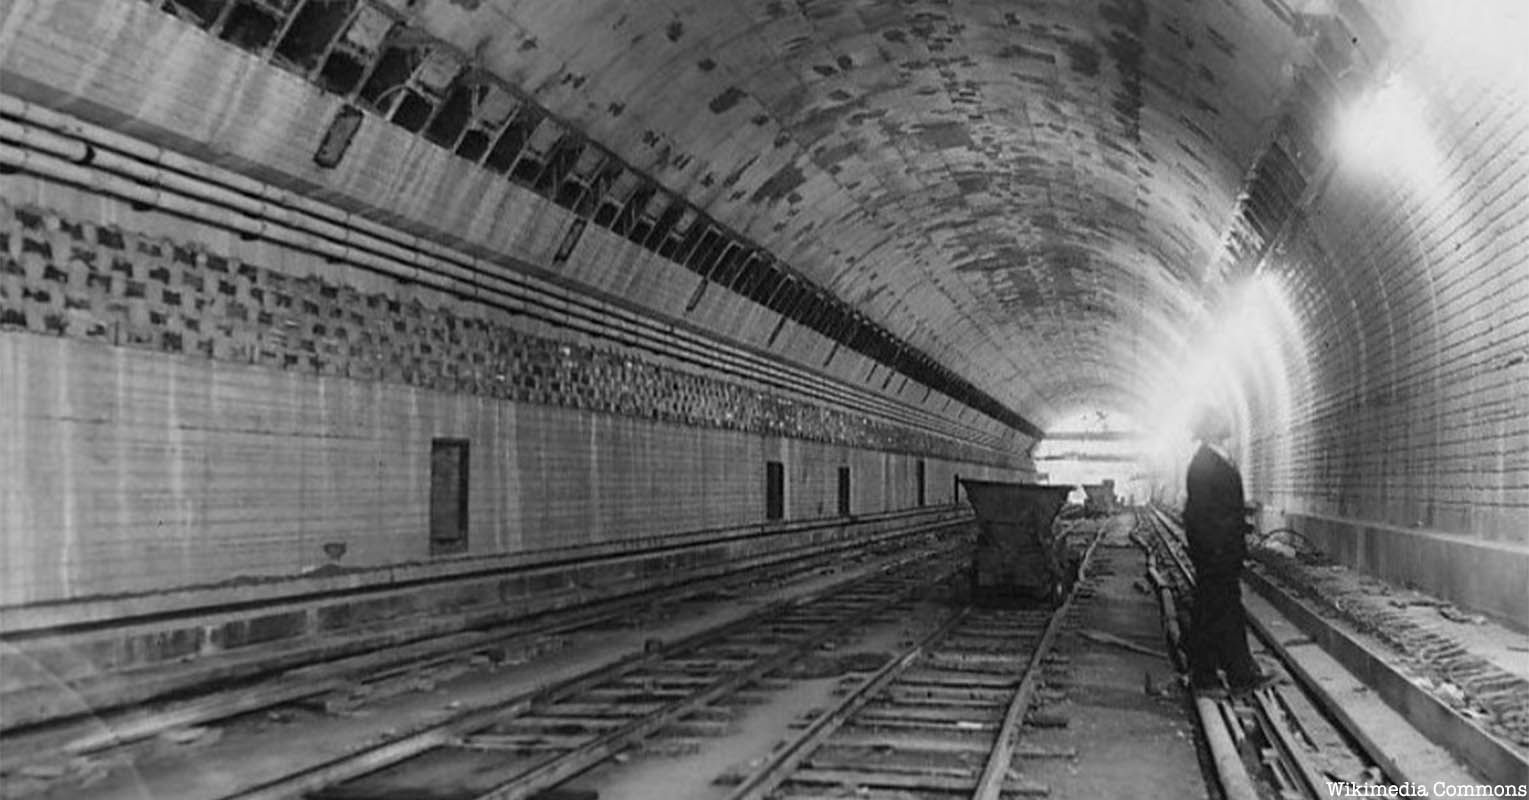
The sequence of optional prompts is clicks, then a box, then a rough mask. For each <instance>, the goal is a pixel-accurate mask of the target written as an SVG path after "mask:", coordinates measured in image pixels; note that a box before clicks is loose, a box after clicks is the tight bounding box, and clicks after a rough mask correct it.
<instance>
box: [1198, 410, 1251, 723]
mask: <svg viewBox="0 0 1529 800" xmlns="http://www.w3.org/2000/svg"><path fill="white" fill-rule="evenodd" d="M1193 432H1194V437H1195V438H1196V439H1198V440H1199V441H1200V447H1199V448H1198V449H1197V450H1196V451H1195V454H1194V457H1193V458H1192V459H1191V460H1190V462H1189V471H1188V474H1187V475H1186V476H1185V480H1184V484H1185V490H1186V495H1187V496H1186V499H1185V501H1184V529H1185V533H1186V534H1187V536H1188V538H1189V558H1190V560H1191V561H1192V562H1194V568H1195V596H1194V608H1193V618H1192V619H1193V623H1194V624H1193V625H1192V626H1191V627H1190V630H1189V642H1188V648H1189V680H1190V686H1191V688H1192V689H1193V690H1194V691H1196V692H1202V693H1219V692H1220V691H1221V681H1220V678H1219V677H1217V675H1216V671H1217V670H1218V669H1220V670H1224V671H1225V673H1226V682H1227V685H1228V686H1229V687H1230V688H1231V690H1232V691H1233V692H1237V693H1245V692H1251V691H1253V690H1254V689H1258V688H1261V687H1263V686H1266V685H1268V684H1269V683H1271V682H1272V678H1270V677H1269V676H1266V675H1264V674H1262V672H1261V671H1260V670H1259V668H1258V664H1257V663H1256V662H1254V661H1253V655H1252V653H1250V652H1248V634H1247V620H1246V616H1245V613H1244V611H1243V608H1242V590H1241V580H1242V561H1243V559H1244V558H1245V557H1246V556H1247V542H1246V539H1245V537H1246V536H1247V534H1248V533H1250V532H1252V530H1253V527H1252V526H1251V525H1249V524H1248V522H1247V509H1246V508H1245V502H1244V498H1243V493H1242V475H1241V474H1240V473H1239V472H1238V471H1237V465H1236V464H1235V463H1233V462H1232V459H1231V457H1230V456H1228V455H1227V451H1226V445H1227V443H1228V442H1229V441H1230V439H1231V435H1232V427H1231V422H1230V421H1229V420H1228V419H1227V418H1226V416H1225V415H1223V414H1221V413H1219V412H1217V411H1214V410H1204V411H1202V412H1200V413H1199V414H1198V415H1197V417H1196V419H1195V421H1194V431H1193Z"/></svg>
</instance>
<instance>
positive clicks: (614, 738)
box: [475, 565, 955, 800]
mask: <svg viewBox="0 0 1529 800" xmlns="http://www.w3.org/2000/svg"><path fill="white" fill-rule="evenodd" d="M954 569H955V567H954V565H950V566H948V567H947V568H946V569H944V570H942V571H940V572H938V573H936V575H934V576H932V577H931V578H929V579H928V580H926V581H921V582H920V583H918V584H916V585H914V586H909V587H905V588H904V589H903V590H902V591H900V592H897V593H896V594H895V595H894V596H893V597H892V598H891V599H890V600H889V603H888V604H896V603H898V602H900V601H902V600H904V599H907V597H909V596H911V595H912V594H913V593H914V592H915V591H917V590H918V589H920V588H922V587H924V586H928V585H930V584H931V583H937V582H939V581H941V580H943V579H944V578H945V577H947V576H948V575H949V574H950V573H951V572H952V571H954ZM885 607H886V606H885V605H881V604H877V605H869V606H866V607H865V608H863V609H859V610H857V611H856V612H855V613H852V614H851V615H850V616H848V617H845V618H844V619H841V620H839V621H837V622H835V623H833V624H831V625H828V626H826V627H825V628H824V629H823V630H821V631H818V632H816V633H814V634H812V635H810V636H807V637H805V638H803V639H802V640H801V641H798V642H794V643H792V644H790V645H787V646H785V647H783V648H781V649H780V650H778V651H776V652H774V653H772V654H770V655H767V656H763V657H761V658H759V659H758V660H756V661H755V662H754V663H753V664H751V665H749V666H748V667H744V668H742V669H739V670H736V671H734V672H732V673H731V674H728V675H724V676H723V677H721V678H718V679H717V680H715V681H712V682H711V683H709V684H707V685H706V686H704V687H702V688H701V689H699V690H697V691H695V692H693V693H691V694H690V695H689V696H687V697H684V698H681V699H679V700H675V701H673V702H670V703H667V704H665V705H664V706H663V707H662V708H660V709H658V710H657V711H654V712H652V713H649V714H646V715H644V716H642V717H640V718H638V719H635V720H633V721H631V722H629V723H627V724H626V725H623V726H622V727H620V728H618V729H616V730H614V731H611V732H610V733H607V734H604V735H602V736H599V737H598V738H596V739H594V740H592V741H590V742H588V743H586V744H583V745H581V746H579V747H578V748H576V749H574V750H571V751H568V752H565V753H562V754H559V755H556V756H553V757H552V758H550V759H548V760H546V761H544V762H543V763H541V764H539V765H537V766H535V767H532V768H531V769H530V770H529V771H527V772H525V773H522V774H521V775H518V776H516V777H514V778H512V779H510V780H508V781H505V782H504V783H502V784H500V785H498V786H495V787H494V788H492V789H490V790H489V791H487V792H483V793H480V794H478V795H476V798H475V800H524V798H528V797H531V796H532V795H535V794H537V793H539V792H542V791H544V790H547V789H551V788H553V787H555V786H557V785H558V784H560V783H563V782H564V781H566V780H568V779H569V778H572V777H574V776H575V775H578V774H579V773H581V772H584V771H585V770H587V769H589V768H590V767H593V766H595V765H596V764H599V763H600V762H602V761H604V760H606V759H608V758H610V757H611V756H614V755H615V754H617V753H619V752H621V751H622V750H625V749H626V748H627V747H630V746H631V745H633V744H635V743H637V742H639V741H641V740H643V739H645V738H647V737H648V736H651V735H652V734H654V733H656V732H658V731H659V730H661V729H662V728H663V727H664V726H666V725H668V724H670V723H671V722H674V721H675V720H677V719H679V718H680V717H683V716H684V715H686V714H687V713H690V712H692V711H694V710H696V709H698V708H700V707H702V706H705V705H707V704H709V703H711V702H712V701H714V700H717V699H718V698H721V697H724V696H726V695H728V694H730V693H732V692H735V691H737V690H738V689H739V688H741V687H743V686H745V685H747V684H749V683H753V682H754V681H756V680H758V679H760V678H763V677H764V676H766V675H768V674H769V673H771V672H774V671H776V670H778V669H780V668H781V667H784V666H786V665H788V664H790V663H791V662H793V661H796V660H798V659H800V658H801V657H802V656H803V655H805V654H806V653H808V652H811V651H812V650H814V649H816V648H817V647H818V646H819V645H821V644H822V643H823V642H826V641H828V640H830V639H832V638H834V637H836V636H838V635H840V634H842V633H844V632H846V631H848V630H850V629H852V628H853V627H855V626H856V625H859V624H860V623H862V622H863V621H864V620H866V619H867V618H869V617H871V616H874V615H875V614H876V613H878V612H880V611H883V610H884V609H885Z"/></svg>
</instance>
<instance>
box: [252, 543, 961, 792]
mask: <svg viewBox="0 0 1529 800" xmlns="http://www.w3.org/2000/svg"><path fill="white" fill-rule="evenodd" d="M964 552H965V548H964V547H960V546H958V547H951V546H950V545H948V544H946V545H944V546H942V547H940V548H939V549H937V550H925V551H924V552H922V553H915V554H910V555H908V556H906V557H903V558H900V559H898V560H897V561H896V562H894V563H891V564H889V565H887V566H886V567H884V568H883V569H881V570H878V571H875V572H874V573H872V574H870V575H868V576H865V577H862V578H859V579H856V580H851V581H848V582H845V583H843V584H840V585H837V586H834V587H830V588H828V589H825V590H822V591H819V592H817V593H814V594H811V595H808V596H805V597H799V598H796V599H793V600H789V601H783V602H780V603H776V604H773V605H771V606H769V607H766V608H764V609H761V610H759V611H757V612H755V613H752V614H749V615H747V616H745V617H744V618H742V619H739V620H737V621H734V622H732V623H729V624H726V625H723V626H721V627H718V628H713V629H710V630H706V631H703V632H701V633H698V634H696V635H693V636H691V637H688V638H687V639H684V640H682V641H678V642H674V643H671V644H668V645H665V646H655V647H653V648H651V650H650V651H649V652H646V653H643V654H641V655H640V656H636V657H633V658H629V659H627V660H624V661H621V662H618V663H616V664H613V665H610V666H608V667H605V668H601V669H597V670H594V671H592V672H589V673H586V674H584V675H581V676H578V677H575V678H573V679H571V680H567V681H563V682H560V683H558V684H555V685H553V686H551V687H548V688H546V689H544V690H542V691H539V692H536V693H534V694H533V695H531V696H526V697H520V698H516V699H514V700H513V701H510V702H506V703H502V704H496V705H490V706H483V707H476V708H472V709H466V710H464V711H463V712H462V713H461V714H459V715H457V716H456V717H454V718H453V719H451V720H449V721H446V722H444V723H442V724H437V725H434V726H431V727H430V728H429V729H428V730H421V731H415V732H412V733H409V734H407V735H400V736H397V737H390V738H389V739H388V740H386V741H383V742H379V743H377V744H376V745H375V746H374V747H371V748H369V749H367V750H366V751H364V752H360V753H356V754H353V755H351V756H349V757H346V758H342V759H336V760H334V761H332V762H330V763H327V764H323V765H320V766H317V767H313V768H309V769H306V770H303V771H301V772H298V773H295V774H292V775H289V776H287V777H285V778H283V779H282V780H280V781H277V782H273V783H271V784H269V785H266V786H263V787H260V788H258V789H256V790H252V791H247V792H242V793H239V794H236V795H231V796H230V797H239V798H245V799H249V798H286V797H294V796H303V797H309V798H314V799H315V800H340V799H341V798H361V797H367V798H370V797H377V796H385V797H403V796H411V795H410V794H409V793H410V792H411V791H414V790H415V789H414V787H419V786H439V785H440V783H441V782H446V783H449V784H450V786H451V794H450V796H452V797H464V798H465V797H472V798H479V799H480V800H490V799H492V800H509V799H510V798H525V797H532V796H535V795H537V794H539V793H542V792H545V791H547V790H549V789H553V788H555V787H557V786H558V785H560V784H562V783H564V782H565V781H567V780H568V779H569V778H572V777H574V776H576V775H578V774H580V773H583V772H585V771H587V770H589V769H591V768H592V767H595V766H597V765H599V764H601V763H602V762H605V761H607V760H610V759H612V758H614V757H616V756H618V755H619V754H621V753H622V752H623V751H625V750H627V749H628V748H631V747H633V746H636V745H638V744H640V743H642V742H643V741H645V740H647V739H649V738H651V737H655V736H659V735H688V736H706V735H708V734H711V733H716V732H718V730H719V729H720V728H724V727H725V726H726V722H727V716H728V712H727V710H726V709H725V708H724V707H723V703H724V702H725V701H727V700H728V699H729V698H731V697H733V696H734V695H736V694H738V693H740V692H745V691H749V690H750V689H751V688H757V687H758V686H760V685H761V684H765V685H767V684H768V683H769V682H770V680H771V679H770V678H769V677H768V676H770V675H771V674H772V673H775V672H777V671H780V670H782V669H783V668H786V667H788V666H789V665H790V664H792V663H793V662H795V661H798V660H800V659H803V658H805V657H807V656H809V655H811V654H812V653H814V652H815V651H817V650H818V649H819V648H820V647H822V646H823V645H825V644H826V643H829V642H833V641H835V640H836V639H837V638H838V637H842V636H844V635H845V634H846V633H848V632H850V631H852V630H854V629H855V628H856V627H857V626H864V625H867V624H871V623H872V622H874V621H877V620H880V621H886V620H888V619H892V618H895V617H896V616H897V615H898V614H900V613H903V612H904V610H905V604H906V603H907V602H908V601H909V600H910V599H912V598H915V597H917V596H919V595H920V593H922V592H926V591H928V590H930V588H931V587H934V586H937V585H939V584H941V583H942V582H944V581H945V580H946V579H947V578H948V576H949V575H950V574H951V573H952V572H954V571H955V570H956V569H957V567H958V566H959V565H960V563H962V562H961V558H959V556H960V555H961V554H962V553H964Z"/></svg>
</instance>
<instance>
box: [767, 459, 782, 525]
mask: <svg viewBox="0 0 1529 800" xmlns="http://www.w3.org/2000/svg"><path fill="white" fill-rule="evenodd" d="M785 518H786V465H785V464H783V463H781V462H779V461H766V462H765V519H785Z"/></svg>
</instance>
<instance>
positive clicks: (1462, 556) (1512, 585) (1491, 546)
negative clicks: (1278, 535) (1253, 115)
mask: <svg viewBox="0 0 1529 800" xmlns="http://www.w3.org/2000/svg"><path fill="white" fill-rule="evenodd" d="M1278 524H1280V525H1281V526H1283V527H1289V528H1293V529H1294V530H1296V531H1297V532H1299V533H1300V534H1301V535H1302V536H1305V537H1306V538H1307V539H1309V540H1311V542H1312V543H1313V544H1315V545H1316V546H1318V547H1320V548H1321V549H1322V550H1323V551H1325V552H1326V553H1327V555H1328V556H1330V557H1331V558H1332V559H1333V560H1334V561H1337V562H1339V563H1341V564H1345V565H1347V566H1350V567H1353V568H1354V569H1357V570H1360V571H1362V572H1365V573H1368V574H1371V575H1374V576H1376V577H1379V578H1384V579H1385V580H1388V581H1392V582H1395V583H1398V584H1403V585H1407V586H1413V587H1416V588H1418V589H1421V590H1423V591H1425V592H1428V593H1429V594H1433V595H1435V596H1438V597H1441V598H1443V599H1445V600H1448V601H1450V602H1452V603H1454V604H1456V605H1459V606H1462V607H1465V608H1469V609H1471V610H1473V611H1477V612H1480V613H1483V614H1487V615H1490V616H1492V617H1495V618H1497V619H1498V620H1500V621H1501V622H1503V623H1504V624H1506V625H1508V626H1510V627H1513V628H1517V629H1519V630H1525V631H1529V547H1525V546H1521V545H1512V544H1506V543H1503V542H1492V541H1483V540H1481V539H1477V538H1472V537H1469V536H1466V535H1463V534H1453V535H1452V534H1446V533H1440V532H1438V531H1428V530H1421V529H1413V528H1402V527H1398V526H1394V525H1386V524H1384V523H1377V522H1366V521H1363V520H1352V519H1344V518H1342V517H1331V516H1326V515H1322V514H1300V513H1287V514H1285V516H1284V520H1283V522H1280V523H1278Z"/></svg>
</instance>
